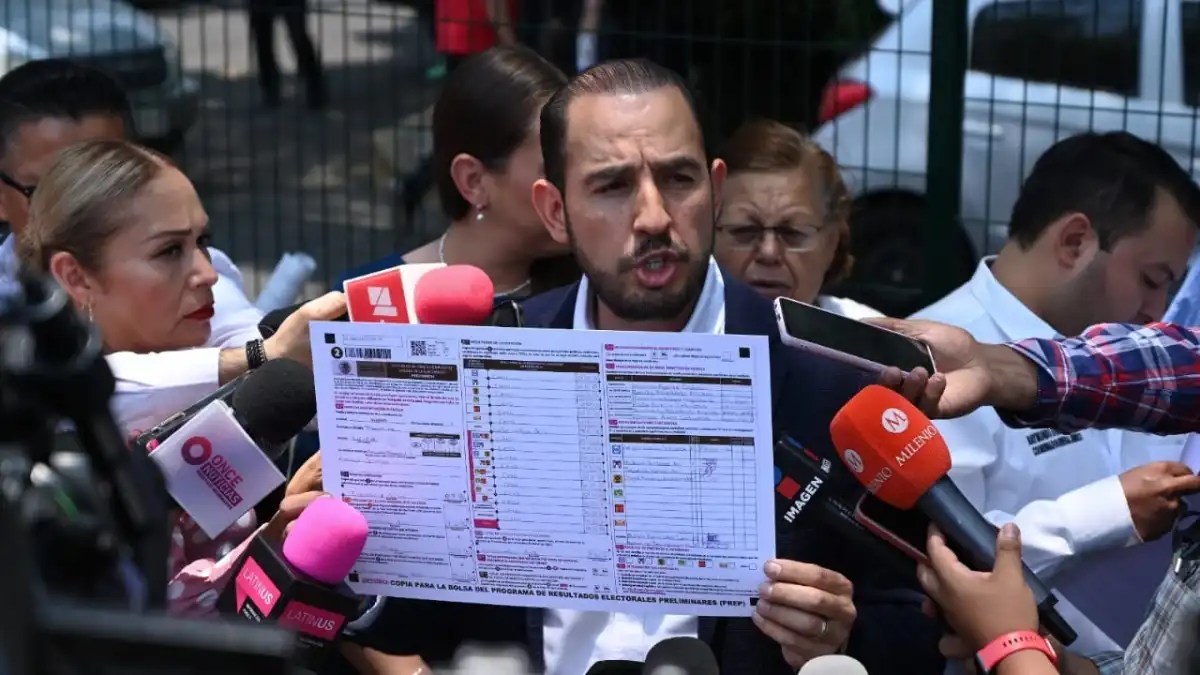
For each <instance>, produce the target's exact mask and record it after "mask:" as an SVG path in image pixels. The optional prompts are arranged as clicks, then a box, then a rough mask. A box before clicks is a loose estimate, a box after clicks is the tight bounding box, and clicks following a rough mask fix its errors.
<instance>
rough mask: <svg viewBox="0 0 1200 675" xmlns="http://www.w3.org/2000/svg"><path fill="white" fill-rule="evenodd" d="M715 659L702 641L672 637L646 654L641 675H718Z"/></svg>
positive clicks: (718, 669) (718, 670) (692, 638)
mask: <svg viewBox="0 0 1200 675" xmlns="http://www.w3.org/2000/svg"><path fill="white" fill-rule="evenodd" d="M720 672H721V670H720V668H718V667H717V657H715V656H713V653H712V650H711V649H709V648H708V645H706V644H704V642H703V641H702V640H698V639H696V638H694V637H673V638H669V639H666V640H663V641H662V642H660V643H658V644H656V645H654V646H653V647H651V648H650V651H649V652H648V653H647V654H646V665H644V666H642V675H719V674H720Z"/></svg>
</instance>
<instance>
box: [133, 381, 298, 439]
mask: <svg viewBox="0 0 1200 675" xmlns="http://www.w3.org/2000/svg"><path fill="white" fill-rule="evenodd" d="M215 401H222V402H224V403H225V404H226V405H229V406H230V407H231V408H232V409H233V413H234V416H235V417H236V418H237V420H238V423H239V424H241V425H242V428H243V429H245V430H246V433H247V434H248V435H249V436H250V438H252V439H254V441H255V442H256V443H258V444H259V446H260V447H261V448H262V449H263V452H264V453H266V454H267V456H268V457H271V459H277V458H278V457H279V456H280V455H282V454H283V452H284V450H285V447H286V443H287V442H288V441H289V440H291V438H292V437H293V436H295V435H296V434H297V433H299V432H300V431H301V430H302V429H303V428H304V426H305V425H306V424H308V423H309V422H310V421H311V420H312V418H313V417H314V416H316V414H317V392H316V387H315V385H314V384H313V376H312V370H310V369H309V368H308V367H307V366H305V365H304V364H302V363H299V362H298V361H293V360H291V359H272V360H270V361H267V362H266V363H264V364H263V365H262V366H260V367H259V368H257V369H256V370H251V371H247V372H245V373H242V374H241V375H239V376H238V377H236V378H234V379H233V380H230V381H229V382H227V383H225V384H224V385H223V386H221V387H220V388H219V389H217V390H216V391H215V392H213V393H212V394H209V395H208V396H205V397H204V398H202V399H200V400H199V401H197V402H196V403H194V404H192V405H191V406H188V407H187V408H186V409H185V410H182V411H180V412H177V413H175V414H174V415H171V416H170V417H168V418H167V419H165V420H163V421H162V422H159V423H158V424H156V425H154V426H153V427H151V428H150V429H148V430H146V431H144V432H142V433H141V434H140V435H138V437H137V438H136V439H135V440H134V447H135V448H137V449H139V450H142V451H144V452H149V451H151V450H153V449H154V448H155V447H157V446H158V445H159V444H160V443H162V442H163V441H165V440H167V439H168V438H170V437H171V436H172V435H174V433H175V432H176V431H178V430H179V428H180V427H182V426H183V425H184V424H187V422H188V421H189V420H191V419H192V418H194V417H195V416H196V415H197V414H198V413H199V412H200V411H201V410H204V409H205V408H207V407H208V406H209V405H210V404H212V403H213V402H215Z"/></svg>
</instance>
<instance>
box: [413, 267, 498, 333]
mask: <svg viewBox="0 0 1200 675" xmlns="http://www.w3.org/2000/svg"><path fill="white" fill-rule="evenodd" d="M495 292H496V288H495V286H493V285H492V280H491V278H490V277H488V275H487V273H486V272H484V271H483V270H481V269H479V268H478V267H475V266H474V265H449V266H447V267H443V268H441V269H437V270H432V271H430V272H429V273H427V274H425V275H424V276H423V277H422V278H421V280H420V281H419V282H417V287H416V289H415V290H414V291H413V310H414V312H413V313H414V315H415V316H416V318H417V320H416V321H415V322H414V323H424V324H440V325H443V326H478V325H481V324H483V323H485V322H486V321H487V319H488V317H489V316H491V314H492V308H493V306H494V305H495V295H494V294H495Z"/></svg>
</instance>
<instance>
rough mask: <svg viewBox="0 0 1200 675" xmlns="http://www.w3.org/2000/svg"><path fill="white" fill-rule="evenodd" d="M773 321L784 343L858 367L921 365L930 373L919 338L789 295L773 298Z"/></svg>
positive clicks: (908, 367)
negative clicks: (792, 297)
mask: <svg viewBox="0 0 1200 675" xmlns="http://www.w3.org/2000/svg"><path fill="white" fill-rule="evenodd" d="M775 320H776V322H777V323H778V324H779V337H780V339H781V340H782V341H783V343H784V344H786V345H788V346H789V347H795V348H797V349H804V350H807V351H810V352H813V353H816V354H820V355H821V356H824V357H826V358H831V359H835V360H838V361H841V362H843V363H847V364H849V365H852V366H854V367H856V368H859V369H861V370H866V371H870V372H879V371H882V370H883V369H884V368H885V367H887V366H895V367H897V368H899V369H900V370H903V371H904V372H906V373H907V372H912V370H914V369H915V368H918V367H920V368H924V369H925V372H927V373H929V374H931V375H932V374H933V373H934V372H936V371H935V370H934V363H933V355H932V354H931V353H930V351H929V347H928V346H927V345H926V344H925V343H924V342H921V341H920V340H917V339H914V338H910V337H908V336H907V335H901V334H900V333H897V332H895V331H890V330H887V329H886V328H880V327H879V326H875V325H872V324H869V323H863V322H862V321H856V320H854V319H851V318H848V317H844V316H842V315H840V314H835V313H833V312H830V311H828V310H824V309H821V308H820V307H814V306H813V305H809V304H805V303H803V302H797V301H795V300H792V299H790V298H776V299H775Z"/></svg>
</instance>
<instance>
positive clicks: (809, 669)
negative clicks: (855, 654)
mask: <svg viewBox="0 0 1200 675" xmlns="http://www.w3.org/2000/svg"><path fill="white" fill-rule="evenodd" d="M798 675H867V668H866V666H864V665H863V664H861V663H859V662H858V661H857V660H856V659H853V658H850V657H849V656H844V655H842V654H828V655H826V656H818V657H817V658H815V659H813V660H811V661H809V662H808V663H806V664H804V667H803V668H801V669H800V672H799V674H798Z"/></svg>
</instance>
